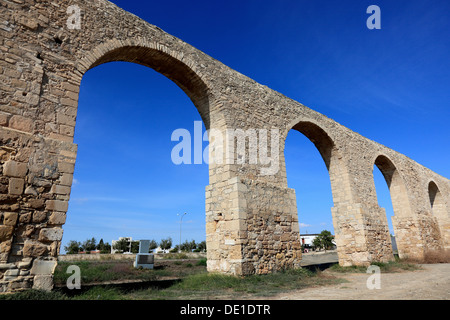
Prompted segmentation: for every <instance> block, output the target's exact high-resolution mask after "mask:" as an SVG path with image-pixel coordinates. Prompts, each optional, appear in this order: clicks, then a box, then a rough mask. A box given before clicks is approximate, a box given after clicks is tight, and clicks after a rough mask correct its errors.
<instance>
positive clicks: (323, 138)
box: [283, 117, 355, 265]
mask: <svg viewBox="0 0 450 320" xmlns="http://www.w3.org/2000/svg"><path fill="white" fill-rule="evenodd" d="M289 127H291V130H295V131H298V132H300V133H302V134H303V135H304V136H305V137H307V138H308V139H309V140H310V141H311V142H312V143H313V144H314V146H315V147H316V149H317V150H318V151H319V153H320V155H321V157H322V159H323V161H324V164H325V166H326V168H327V170H328V174H329V178H330V185H331V192H332V197H333V204H334V206H333V207H332V208H331V213H332V220H333V226H334V230H335V241H336V244H337V249H338V258H339V261H340V263H341V264H342V265H345V264H346V261H348V260H351V257H350V256H351V254H352V253H353V249H354V248H355V247H353V248H352V249H350V248H349V247H348V246H346V244H347V243H348V241H349V239H353V240H354V238H355V233H354V232H355V230H351V229H352V228H351V227H350V228H349V223H348V220H347V219H346V216H345V215H342V214H339V213H338V211H339V208H344V207H345V208H346V207H347V206H348V205H350V204H351V203H352V201H353V196H352V191H351V187H350V180H349V173H348V170H347V162H346V161H345V159H344V157H343V154H342V151H343V150H340V149H339V144H338V143H336V141H335V139H336V138H333V137H332V134H330V133H328V132H327V131H329V129H327V128H326V125H325V124H323V123H322V124H321V123H317V122H316V121H314V120H311V119H307V118H305V117H300V118H297V119H295V120H294V121H292V122H291V124H290V125H289ZM283 145H284V144H283ZM283 149H284V148H283ZM283 160H284V159H283ZM287 178H288V177H287ZM294 192H295V191H294ZM349 237H350V238H349Z"/></svg>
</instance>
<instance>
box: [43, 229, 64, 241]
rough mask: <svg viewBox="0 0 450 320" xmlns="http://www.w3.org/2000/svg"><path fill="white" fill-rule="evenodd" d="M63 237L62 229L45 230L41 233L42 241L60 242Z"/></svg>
mask: <svg viewBox="0 0 450 320" xmlns="http://www.w3.org/2000/svg"><path fill="white" fill-rule="evenodd" d="M62 236H63V229H61V228H44V229H41V231H40V232H39V240H40V241H60V240H61V239H62Z"/></svg>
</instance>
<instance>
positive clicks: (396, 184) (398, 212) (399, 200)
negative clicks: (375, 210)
mask: <svg viewBox="0 0 450 320" xmlns="http://www.w3.org/2000/svg"><path fill="white" fill-rule="evenodd" d="M373 164H374V165H376V166H377V167H378V169H379V170H380V171H381V173H382V174H383V177H384V179H385V181H386V183H387V185H388V188H389V192H390V194H391V200H392V206H393V209H394V214H395V216H397V217H409V216H411V205H410V201H409V195H408V190H407V188H406V185H405V181H404V180H403V178H402V175H401V172H400V171H399V170H398V169H397V166H396V165H395V164H394V163H393V162H392V160H391V159H390V158H389V157H388V156H386V155H384V154H378V155H377V156H376V157H375V160H374V161H373Z"/></svg>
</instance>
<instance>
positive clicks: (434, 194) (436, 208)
mask: <svg viewBox="0 0 450 320" xmlns="http://www.w3.org/2000/svg"><path fill="white" fill-rule="evenodd" d="M428 196H429V198H430V204H431V211H432V213H433V215H434V216H435V217H437V218H438V219H446V218H447V208H446V205H445V202H444V197H443V196H442V194H441V192H440V190H439V188H438V186H437V184H436V183H435V182H434V181H430V183H429V184H428Z"/></svg>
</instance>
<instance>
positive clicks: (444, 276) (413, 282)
mask: <svg viewBox="0 0 450 320" xmlns="http://www.w3.org/2000/svg"><path fill="white" fill-rule="evenodd" d="M422 268H423V269H422V270H416V271H405V272H398V273H384V274H383V273H381V274H380V278H379V283H380V289H376V288H375V289H368V287H367V281H368V278H369V277H371V276H372V275H373V274H365V273H349V274H347V273H344V274H343V273H333V272H330V271H328V270H326V271H324V272H325V273H328V274H329V275H333V276H336V277H337V278H343V279H346V280H347V281H348V282H346V283H341V284H337V285H331V286H324V287H317V288H308V289H302V290H296V291H291V292H289V293H282V294H279V295H277V296H274V297H272V298H270V299H275V300H450V263H442V264H425V265H422Z"/></svg>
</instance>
